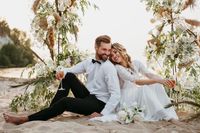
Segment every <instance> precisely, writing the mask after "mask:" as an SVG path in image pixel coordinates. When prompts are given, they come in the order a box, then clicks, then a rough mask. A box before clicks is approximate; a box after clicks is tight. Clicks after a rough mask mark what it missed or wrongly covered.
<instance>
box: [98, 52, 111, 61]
mask: <svg viewBox="0 0 200 133" xmlns="http://www.w3.org/2000/svg"><path fill="white" fill-rule="evenodd" d="M97 56H98V57H99V59H100V60H103V61H106V60H107V59H108V57H109V56H108V55H106V54H102V55H99V54H98V55H97Z"/></svg>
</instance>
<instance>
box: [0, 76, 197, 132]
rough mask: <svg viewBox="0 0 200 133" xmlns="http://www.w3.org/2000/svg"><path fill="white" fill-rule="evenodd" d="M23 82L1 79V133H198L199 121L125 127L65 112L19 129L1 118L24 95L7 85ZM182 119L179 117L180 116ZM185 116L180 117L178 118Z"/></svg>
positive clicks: (154, 123) (160, 122)
mask: <svg viewBox="0 0 200 133" xmlns="http://www.w3.org/2000/svg"><path fill="white" fill-rule="evenodd" d="M24 80H25V79H22V78H10V77H9V78H8V77H7V78H5V77H0V133H47V132H48V133H55V132H57V133H198V132H199V133H200V120H199V119H197V120H193V121H190V122H188V123H186V122H179V123H178V124H174V123H171V122H166V121H159V122H142V121H135V123H130V124H127V125H122V124H119V123H118V122H106V123H102V122H98V121H95V122H94V121H89V117H88V116H80V115H77V114H73V113H69V112H64V114H63V115H61V116H58V117H56V118H54V119H51V120H48V121H32V122H27V123H24V124H21V125H13V124H10V123H5V121H4V119H3V117H2V114H3V112H8V113H10V114H15V113H13V112H11V111H10V109H9V103H10V102H11V100H12V98H13V97H14V96H15V95H17V94H20V93H23V89H22V87H21V88H20V87H19V88H11V87H10V85H16V84H17V83H19V82H22V81H24ZM24 113H25V114H29V112H20V113H18V114H24ZM181 115H182V116H181ZM183 116H185V114H184V113H182V114H181V113H180V117H183Z"/></svg>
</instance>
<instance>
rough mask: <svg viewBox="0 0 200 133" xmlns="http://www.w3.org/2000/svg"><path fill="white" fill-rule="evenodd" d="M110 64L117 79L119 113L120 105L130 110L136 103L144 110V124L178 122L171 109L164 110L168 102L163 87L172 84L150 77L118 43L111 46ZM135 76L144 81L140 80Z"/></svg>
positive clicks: (140, 64) (166, 80)
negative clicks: (115, 70)
mask: <svg viewBox="0 0 200 133" xmlns="http://www.w3.org/2000/svg"><path fill="white" fill-rule="evenodd" d="M110 60H111V61H112V62H113V63H114V64H116V69H117V72H118V76H119V79H120V88H121V102H120V105H119V109H120V108H122V107H123V105H126V106H128V107H130V106H132V104H134V103H135V102H136V103H137V104H138V105H139V106H140V107H144V112H143V113H144V120H167V121H168V120H173V119H178V117H177V114H176V112H175V110H174V108H173V107H171V108H168V109H165V108H164V107H165V106H166V105H167V104H169V103H170V98H169V97H168V95H167V93H166V92H165V89H164V87H163V85H164V86H166V87H167V88H173V87H174V86H175V82H174V80H169V79H162V78H161V77H159V76H157V75H155V74H152V73H150V72H149V71H148V70H147V69H146V68H145V67H144V65H143V64H142V63H141V62H139V61H137V60H133V61H131V58H130V56H129V55H128V54H127V52H126V49H125V48H124V47H123V46H122V45H121V44H119V43H114V44H113V45H112V49H111V57H110ZM139 74H142V75H143V76H145V77H147V78H148V79H140V76H139Z"/></svg>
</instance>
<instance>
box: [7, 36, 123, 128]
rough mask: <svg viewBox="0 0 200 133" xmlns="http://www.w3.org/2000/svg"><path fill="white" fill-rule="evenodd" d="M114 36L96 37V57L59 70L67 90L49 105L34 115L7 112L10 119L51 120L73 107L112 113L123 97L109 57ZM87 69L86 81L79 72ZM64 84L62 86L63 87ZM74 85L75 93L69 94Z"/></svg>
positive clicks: (97, 113)
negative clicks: (21, 115) (69, 95)
mask: <svg viewBox="0 0 200 133" xmlns="http://www.w3.org/2000/svg"><path fill="white" fill-rule="evenodd" d="M110 50H111V39H110V37H109V36H107V35H102V36H99V37H97V38H96V40H95V51H96V54H95V59H86V60H84V61H82V62H80V63H78V64H77V65H75V66H73V67H71V68H65V69H64V71H59V72H57V73H56V78H57V79H59V80H61V79H62V78H63V77H62V75H63V73H64V75H65V76H64V78H63V79H62V81H61V82H62V87H63V88H64V90H61V89H58V91H57V92H56V95H55V97H54V99H53V100H52V103H51V105H50V107H49V108H46V109H44V110H41V111H39V112H37V113H34V114H32V115H30V116H24V117H16V116H10V115H7V114H4V118H5V120H6V122H10V123H14V124H22V123H24V122H27V121H33V120H48V119H50V118H52V117H55V116H57V115H60V114H62V113H63V112H64V111H70V112H74V113H78V114H83V115H90V116H91V117H97V116H102V115H106V114H110V113H111V112H112V111H114V109H115V108H116V106H117V104H118V103H119V100H120V87H119V79H118V76H117V72H116V69H115V67H114V65H113V64H112V63H111V62H110V61H109V60H108V57H109V55H110ZM80 73H86V77H87V82H86V85H83V84H82V83H81V82H80V81H79V80H78V78H77V77H76V76H75V74H80ZM59 88H60V87H59ZM70 89H71V91H72V93H73V94H74V98H73V97H67V95H68V93H69V90H70Z"/></svg>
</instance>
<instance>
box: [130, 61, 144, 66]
mask: <svg viewBox="0 0 200 133" xmlns="http://www.w3.org/2000/svg"><path fill="white" fill-rule="evenodd" d="M132 64H133V66H136V67H138V66H140V65H142V64H143V63H142V62H141V61H139V60H133V61H132Z"/></svg>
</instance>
